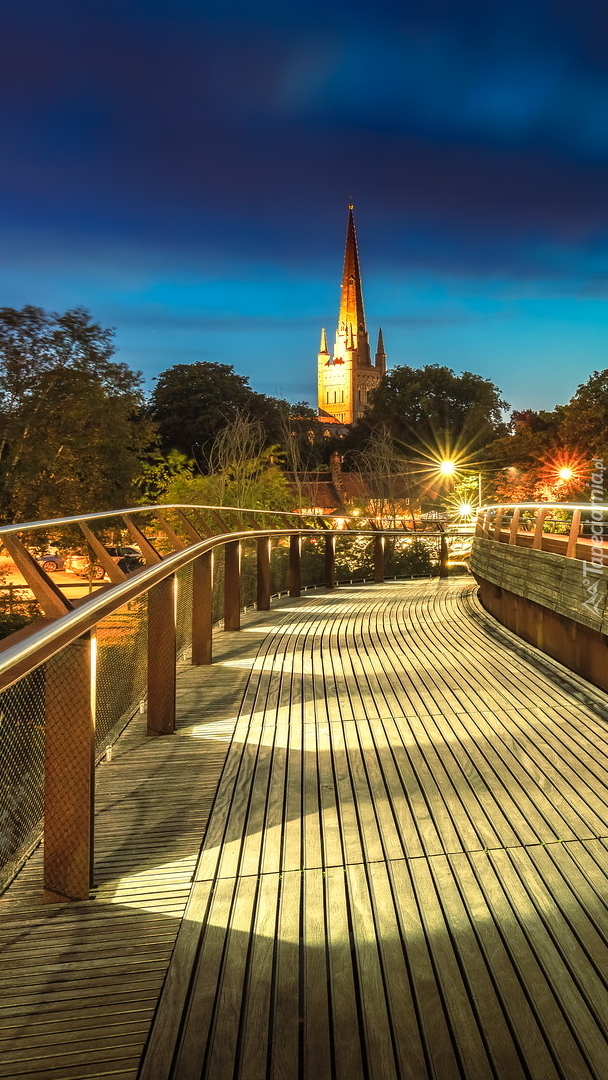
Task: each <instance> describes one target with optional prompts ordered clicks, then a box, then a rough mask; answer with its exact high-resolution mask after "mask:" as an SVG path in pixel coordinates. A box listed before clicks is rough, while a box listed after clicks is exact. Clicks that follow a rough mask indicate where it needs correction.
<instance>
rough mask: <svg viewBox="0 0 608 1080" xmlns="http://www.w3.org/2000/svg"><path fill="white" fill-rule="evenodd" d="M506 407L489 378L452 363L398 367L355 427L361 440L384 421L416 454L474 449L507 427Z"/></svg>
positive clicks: (372, 395) (472, 450) (388, 375)
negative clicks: (453, 367)
mask: <svg viewBox="0 0 608 1080" xmlns="http://www.w3.org/2000/svg"><path fill="white" fill-rule="evenodd" d="M506 407H507V404H506V402H505V401H503V400H502V397H501V392H500V390H499V389H498V387H497V386H495V385H494V383H492V382H490V380H489V379H483V378H482V377H481V375H474V374H473V373H472V372H470V371H464V372H463V373H462V374H461V375H458V374H456V372H454V371H452V370H451V369H450V368H448V367H442V366H441V365H439V364H427V365H426V366H425V367H422V368H412V367H407V366H406V365H403V366H401V367H395V368H393V369H392V370H391V371H389V372H387V374H386V375H385V376H384V378H383V379H382V382H381V383H380V386H379V387H378V388H377V389H376V390H374V391H373V392H372V393H371V394H370V404H369V408H368V410H367V412H366V414H365V416H364V417H363V419H362V420H361V421H360V422H359V424H358V425H357V426H356V429H355V441H360V439H361V436H363V437H364V438H365V437H366V436H367V435H368V434H369V432H370V431H372V430H373V429H374V428H376V427H378V426H379V425H385V426H387V427H388V429H389V430H390V433H391V435H392V437H393V439H395V440H396V441H397V442H398V443H400V444H401V446H402V447H407V448H408V449H410V450H413V451H414V452H418V453H426V454H429V453H433V452H435V453H437V452H441V453H445V452H448V451H449V452H459V453H465V452H466V453H468V454H471V453H475V452H476V451H478V450H479V449H481V448H482V447H483V446H485V445H486V444H487V443H489V442H490V441H491V440H492V439H495V438H496V437H497V436H498V435H499V434H500V433H501V432H502V431H503V430H506V429H505V426H504V424H503V421H502V415H501V414H502V410H503V409H505V408H506Z"/></svg>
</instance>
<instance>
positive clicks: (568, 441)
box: [489, 372, 608, 502]
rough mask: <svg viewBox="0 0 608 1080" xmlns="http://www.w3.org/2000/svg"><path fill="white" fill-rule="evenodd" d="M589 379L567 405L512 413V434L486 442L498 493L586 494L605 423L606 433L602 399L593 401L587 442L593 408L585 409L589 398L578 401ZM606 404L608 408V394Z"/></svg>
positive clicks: (515, 498)
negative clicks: (564, 472) (563, 472)
mask: <svg viewBox="0 0 608 1080" xmlns="http://www.w3.org/2000/svg"><path fill="white" fill-rule="evenodd" d="M595 374H596V375H597V374H598V373H597V372H596V373H595ZM607 374H608V373H607ZM594 378H595V376H592V378H591V380H590V382H592V381H593V380H594ZM588 385H589V384H585V386H584V387H579V389H578V391H577V394H576V395H575V396H574V398H573V399H572V400H571V401H570V402H569V403H568V404H567V405H560V406H558V407H557V408H556V409H554V410H553V411H552V412H546V411H540V412H535V411H534V410H533V409H526V410H524V411H522V412H514V413H513V415H512V417H511V434H510V435H509V436H507V437H506V438H501V439H498V440H497V441H496V442H495V443H493V444H492V446H491V447H490V448H489V453H490V454H491V456H492V458H493V459H494V461H495V463H496V464H497V465H498V467H499V471H498V474H497V477H496V481H495V485H494V488H495V492H494V493H495V496H496V498H497V499H499V500H501V501H504V502H527V501H539V500H540V501H547V502H568V501H576V500H580V499H581V498H588V495H589V490H588V489H589V474H590V471H591V457H592V455H593V454H594V453H599V454H600V455H601V453H602V445H603V446H605V445H606V441H604V442H603V443H602V438H603V439H604V440H606V439H608V429H606V432H605V434H604V436H602V433H601V432H602V427H601V423H602V422H601V407H602V406H601V401H596V402H595V406H594V408H595V436H593V435H592V437H591V438H590V442H591V446H589V445H588V444H587V429H586V427H585V425H586V424H587V425H588V429H589V431H590V432H592V431H593V428H594V424H593V421H592V416H591V413H590V412H588V411H587V409H588V407H589V401H588V399H587V401H586V402H585V405H584V407H583V405H582V402H584V401H585V397H586V394H585V393H584V391H585V390H586V388H587V387H588ZM581 391H583V393H582V394H581ZM606 408H607V411H608V394H607V406H606ZM583 433H584V435H583ZM583 438H584V440H585V446H583ZM594 447H597V449H594ZM564 467H567V468H568V469H570V473H571V475H570V476H569V477H568V478H564V477H562V476H560V470H561V469H563V468H564Z"/></svg>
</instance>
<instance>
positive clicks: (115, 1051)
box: [0, 579, 608, 1080]
mask: <svg viewBox="0 0 608 1080" xmlns="http://www.w3.org/2000/svg"><path fill="white" fill-rule="evenodd" d="M220 640H221V638H219V637H218V643H219V641H220ZM223 644H224V648H225V653H224V655H223V657H222V658H221V662H220V663H219V664H218V665H217V666H215V667H214V668H213V669H200V668H198V669H191V668H190V669H184V670H183V671H182V672H181V674H180V680H179V686H180V691H179V692H180V704H181V707H182V717H181V720H180V729H179V734H180V736H181V737H178V738H169V739H157V740H153V741H149V740H148V741H146V740H145V739H144V738H143V736H142V734H141V727H139V726H138V725H137V724H136V725H135V726H134V727H133V728H132V730H130V731H129V732H128V733H126V735H125V736H124V737H123V740H122V742H121V744H120V746H119V748H118V752H117V753H116V756H115V763H113V764H112V765H111V766H107V767H104V768H103V769H102V770H101V772H102V777H101V780H102V783H101V785H100V787H101V797H100V800H99V805H98V818H99V836H100V841H99V845H98V860H97V866H98V880H99V885H98V888H97V892H96V897H95V898H94V899H92V900H91V901H88V902H86V903H83V904H73V905H59V906H58V907H54V908H45V907H43V906H42V905H41V904H40V902H39V900H38V882H37V880H36V879H37V877H38V876H39V856H38V855H36V856H35V857H34V858H33V859H32V860H31V861H30V863H29V864H28V867H27V868H26V870H25V871H24V872H23V873H22V874H21V875H20V877H19V878H18V879H17V881H16V882H15V883H14V885H13V886H12V887H11V889H10V890H9V892H8V893H7V894H6V895H5V897H4V898H2V900H1V901H0V909H1V910H2V914H3V918H2V921H1V923H0V941H1V942H2V943H3V945H4V948H5V953H4V956H5V963H4V964H3V966H2V969H1V970H0V995H1V996H0V1048H1V1049H0V1077H17V1076H18V1077H31V1078H33V1080H47V1078H48V1080H51V1078H55V1080H60V1078H64V1077H65V1078H69V1077H83V1078H85V1077H86V1078H89V1077H101V1076H104V1077H113V1078H119V1080H135V1077H136V1076H139V1078H140V1080H171V1078H174V1080H190V1078H196V1080H199V1078H207V1080H224V1078H226V1080H228V1078H230V1080H258V1078H259V1080H262V1078H263V1080H271V1078H276V1080H279V1078H289V1080H292V1078H298V1080H300V1078H304V1077H306V1078H307V1080H385V1078H386V1080H391V1078H411V1080H424V1078H426V1077H435V1078H442V1080H459V1078H470V1080H473V1078H475V1080H477V1078H485V1077H488V1078H490V1077H491V1078H493V1080H498V1078H500V1080H512V1078H513V1080H518V1078H525V1080H551V1078H560V1080H579V1078H581V1080H584V1078H589V1077H593V1078H595V1080H608V1045H607V1039H606V1036H607V1031H608V993H607V986H606V982H607V977H608V963H607V961H608V887H607V886H608V880H607V879H608V748H607V745H606V734H607V731H608V697H607V696H606V695H604V694H602V693H601V692H599V691H596V690H594V689H593V688H592V687H590V686H589V685H588V684H587V683H585V682H584V681H583V680H581V679H578V678H577V677H576V676H573V675H571V674H570V673H568V672H566V671H565V669H563V668H561V667H560V666H559V665H558V664H555V663H554V662H553V661H550V660H548V659H546V658H543V657H541V656H540V655H539V654H537V653H535V651H534V650H532V649H530V648H529V647H528V646H526V645H524V644H523V643H521V642H518V641H517V639H515V638H514V637H513V636H512V635H510V634H509V633H508V632H506V631H503V630H502V629H500V628H498V627H497V625H496V624H495V623H494V622H493V620H491V619H490V618H489V617H488V616H486V615H485V613H484V612H483V611H482V610H481V609H480V607H479V605H478V602H477V600H476V598H475V593H474V587H473V586H472V585H471V583H470V579H465V580H464V581H462V580H460V581H452V582H442V583H437V582H424V583H416V582H412V583H396V584H386V585H383V586H366V587H365V588H349V589H340V590H338V591H336V592H335V593H323V594H315V595H312V596H309V597H305V598H303V599H302V600H300V601H287V602H286V601H283V603H282V604H281V605H280V606H278V607H277V608H274V609H273V610H272V611H270V612H268V613H265V614H263V615H257V616H255V617H254V618H253V619H252V617H248V618H247V619H246V620H245V628H244V630H243V631H242V632H241V634H240V635H226V636H225V638H224V642H223ZM239 702H240V708H239V706H238V703H239ZM237 714H238V715H237ZM224 762H225V765H224V768H223V771H222V766H223V764H224ZM214 796H215V800H214ZM203 836H204V842H203V846H202V849H201V846H200V845H201V838H202V837H203ZM7 960H8V963H7ZM161 991H162V992H161ZM159 994H160V1000H159ZM157 1001H158V1005H157ZM151 1023H152V1026H151V1028H150V1025H151ZM148 1032H150V1034H149V1036H148ZM146 1039H148V1042H147V1047H146V1049H145V1051H144V1057H143V1062H142V1064H141V1066H140V1065H139V1062H140V1056H141V1053H142V1049H143V1048H144V1046H145V1044H146Z"/></svg>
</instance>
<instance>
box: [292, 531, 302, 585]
mask: <svg viewBox="0 0 608 1080" xmlns="http://www.w3.org/2000/svg"><path fill="white" fill-rule="evenodd" d="M301 553H302V537H301V536H290V537H289V595H290V596H299V595H300V593H301V591H302V584H301V580H300V555H301Z"/></svg>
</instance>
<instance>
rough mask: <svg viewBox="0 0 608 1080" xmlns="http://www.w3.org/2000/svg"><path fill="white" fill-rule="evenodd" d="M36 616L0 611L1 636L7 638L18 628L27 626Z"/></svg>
mask: <svg viewBox="0 0 608 1080" xmlns="http://www.w3.org/2000/svg"><path fill="white" fill-rule="evenodd" d="M34 618H36V616H33V617H32V616H31V615H22V614H19V613H18V612H16V611H15V612H12V613H11V614H9V613H8V612H0V638H6V637H8V636H9V635H10V634H14V633H15V631H16V630H21V627H22V626H27V624H28V623H31V622H33V621H34Z"/></svg>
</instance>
